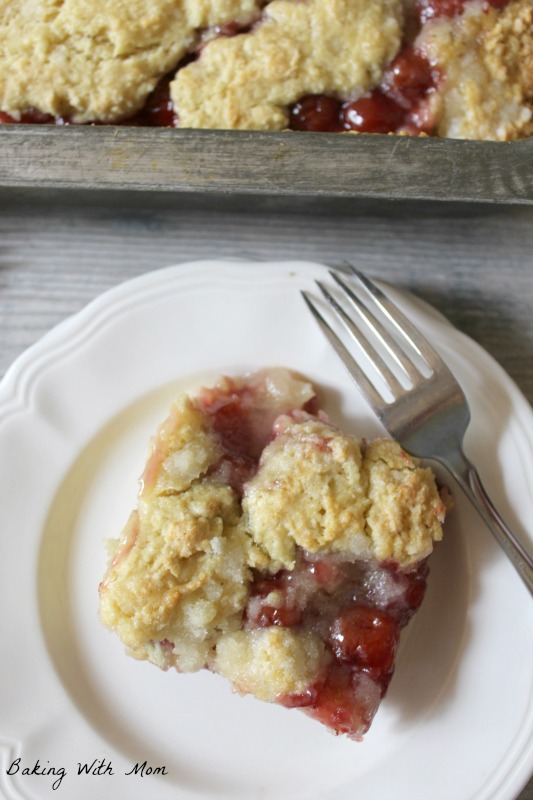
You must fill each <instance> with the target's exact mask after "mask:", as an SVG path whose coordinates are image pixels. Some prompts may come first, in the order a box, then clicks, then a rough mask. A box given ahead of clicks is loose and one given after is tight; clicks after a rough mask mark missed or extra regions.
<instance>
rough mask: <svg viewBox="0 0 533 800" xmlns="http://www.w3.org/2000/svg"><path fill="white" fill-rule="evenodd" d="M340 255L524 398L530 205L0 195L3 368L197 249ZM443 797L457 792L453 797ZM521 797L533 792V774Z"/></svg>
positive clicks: (527, 388) (531, 358) (529, 340)
mask: <svg viewBox="0 0 533 800" xmlns="http://www.w3.org/2000/svg"><path fill="white" fill-rule="evenodd" d="M230 256H241V257H246V258H250V259H261V260H267V259H268V260H271V259H300V258H303V259H310V260H315V261H321V262H326V263H331V264H335V263H340V262H342V261H344V260H349V261H351V262H352V263H354V264H355V265H356V266H358V267H360V268H362V269H364V270H366V271H368V272H369V273H370V274H372V275H375V276H376V277H380V278H383V279H385V280H389V281H392V282H394V283H395V284H396V285H398V286H399V287H403V288H406V289H409V290H411V291H413V292H415V293H416V294H418V295H419V296H420V297H422V298H424V299H426V300H428V301H429V302H430V303H432V304H433V305H435V306H436V307H437V308H438V309H439V310H440V311H441V312H442V313H443V314H445V315H446V316H447V317H448V318H449V319H450V320H451V321H452V322H453V323H454V324H455V325H456V326H457V327H458V328H459V329H461V330H462V331H463V332H465V333H467V334H468V335H469V336H471V337H472V338H473V339H475V340H476V341H477V342H478V343H479V344H481V345H482V346H483V347H484V348H485V349H486V350H487V351H488V352H489V353H490V354H491V355H492V356H493V357H494V358H495V359H496V360H497V361H498V362H499V363H500V364H501V365H502V366H503V367H504V368H505V370H507V372H508V373H509V374H510V375H511V377H512V378H513V379H514V381H515V382H516V383H517V385H518V386H519V387H520V389H521V390H522V392H523V393H524V395H525V396H526V398H527V399H528V400H529V402H530V403H533V313H532V308H533V208H532V207H521V208H519V207H517V208H510V207H507V208H496V207H486V206H485V207H477V208H476V207H472V208H471V209H470V211H469V212H468V213H461V214H458V213H456V211H455V210H454V208H453V207H450V208H449V209H447V210H446V209H445V210H444V211H442V210H441V211H439V212H437V211H435V209H427V210H426V211H424V209H423V208H416V209H415V208H413V207H410V208H405V207H402V206H398V207H393V208H392V209H390V208H389V209H388V212H387V213H386V214H383V215H381V214H380V213H379V208H374V213H373V215H368V214H364V213H360V214H355V213H352V214H348V215H345V216H331V215H324V216H321V215H320V214H317V213H316V209H315V212H314V213H313V215H310V214H300V215H298V214H290V213H287V212H286V211H284V212H283V213H280V212H279V211H276V209H275V206H273V209H272V210H271V211H266V210H263V211H261V212H252V211H250V212H246V213H236V212H235V211H229V210H228V211H225V210H223V208H221V209H219V210H216V209H215V210H212V211H205V210H201V211H199V210H183V209H181V210H178V209H172V208H164V207H159V208H153V207H151V204H150V203H149V201H147V202H146V207H145V208H144V209H143V208H142V207H139V208H137V209H133V210H124V209H122V210H120V206H119V207H117V206H115V205H113V206H110V207H108V206H106V205H105V204H104V205H98V204H97V205H95V206H93V207H82V206H81V205H79V204H77V203H75V202H73V203H69V204H65V205H62V204H61V203H58V204H48V203H45V202H38V201H35V202H20V201H17V202H13V200H12V198H11V197H10V195H9V194H6V195H5V196H4V197H3V198H0V375H2V374H3V373H4V372H5V370H6V369H7V367H8V366H9V365H10V363H11V362H12V361H13V360H14V359H16V357H17V356H18V355H19V354H20V353H21V352H22V351H23V350H24V349H25V348H27V347H28V346H29V345H31V344H32V343H33V342H35V341H36V340H37V339H39V337H41V336H42V335H43V334H44V333H45V332H46V331H48V330H49V329H50V328H52V327H53V326H54V325H55V324H56V323H58V322H60V321H61V320H63V319H64V318H65V317H67V316H69V315H70V314H72V313H74V312H76V311H78V310H79V309H81V308H82V307H83V306H84V305H85V304H86V303H87V302H88V301H89V300H91V299H92V298H94V297H96V296H97V295H98V294H100V293H101V292H103V291H105V290H106V289H108V288H110V287H112V286H115V285H116V284H118V283H120V282H121V281H124V280H125V279H128V278H131V277H132V276H135V275H139V274H141V273H144V272H146V271H149V270H152V269H154V268H157V267H161V266H165V265H169V264H174V263H177V262H180V261H188V260H193V259H196V258H206V257H209V258H224V257H230ZM450 800H454V799H453V798H450ZM520 800H533V781H531V782H530V783H529V785H528V786H527V787H526V788H525V789H524V791H523V793H522V794H521V795H520Z"/></svg>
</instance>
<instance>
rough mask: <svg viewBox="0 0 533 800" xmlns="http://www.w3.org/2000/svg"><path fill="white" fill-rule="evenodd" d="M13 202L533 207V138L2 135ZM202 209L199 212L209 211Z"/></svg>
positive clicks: (1, 173)
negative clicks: (73, 198) (70, 197)
mask: <svg viewBox="0 0 533 800" xmlns="http://www.w3.org/2000/svg"><path fill="white" fill-rule="evenodd" d="M0 187H2V189H3V191H2V193H1V194H2V196H3V198H4V202H6V201H8V199H9V197H11V198H15V197H19V198H20V197H22V198H25V197H28V196H32V197H35V196H36V195H38V194H40V195H43V194H44V195H47V196H50V197H53V196H54V195H55V196H59V195H61V196H63V197H65V192H73V191H75V192H76V195H77V196H79V190H82V192H83V193H84V196H85V197H90V196H91V195H92V196H94V197H102V196H106V197H110V196H114V197H116V198H117V199H118V198H120V200H121V201H123V200H124V198H125V197H126V196H127V197H129V198H132V197H137V198H138V199H139V197H142V198H143V202H145V203H146V193H150V196H151V198H153V199H151V200H150V203H152V202H153V201H154V202H155V198H158V199H159V200H160V201H161V202H164V203H165V204H166V205H168V204H169V202H170V201H171V199H173V198H174V199H175V198H181V200H182V201H183V202H185V203H186V204H187V205H189V206H191V205H192V206H194V204H195V201H196V202H197V203H198V201H203V202H205V200H206V199H209V198H212V199H214V200H216V201H217V202H218V203H219V202H220V201H221V200H224V199H226V200H227V199H231V198H232V199H235V198H240V200H241V203H243V204H244V206H245V207H247V208H248V207H249V206H250V204H252V203H253V202H254V201H258V200H261V199H262V200H263V206H264V205H265V202H266V204H270V205H271V206H275V207H279V206H280V203H282V204H284V205H285V206H294V207H297V208H303V207H305V202H306V201H308V202H312V203H314V204H315V205H316V204H319V205H320V206H321V207H322V208H326V207H327V206H328V204H329V203H330V201H337V204H339V203H340V205H341V206H342V205H349V204H350V202H351V201H357V202H358V203H359V204H361V203H362V204H365V203H370V204H371V203H376V202H379V203H382V202H391V201H393V202H396V201H428V202H429V201H432V202H437V203H444V204H450V203H455V204H457V203H468V204H498V205H501V204H505V205H517V204H521V205H525V204H532V203H533V139H526V140H524V141H518V142H510V143H499V142H475V141H460V140H453V139H436V138H429V137H418V138H413V137H407V136H395V135H364V134H360V135H351V134H344V135H341V134H326V133H294V132H290V131H283V132H271V131H269V132H261V131H210V130H194V131H193V130H180V129H171V128H160V129H156V128H135V127H130V128H128V127H120V126H116V127H115V126H113V127H111V126H110V127H91V126H79V127H77V126H70V127H63V128H59V127H54V126H41V125H0ZM200 204H201V203H200Z"/></svg>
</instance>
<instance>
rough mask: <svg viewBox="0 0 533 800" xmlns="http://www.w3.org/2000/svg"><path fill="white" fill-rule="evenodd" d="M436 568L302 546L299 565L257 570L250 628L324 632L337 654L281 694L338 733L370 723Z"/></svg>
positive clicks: (360, 731) (249, 611)
mask: <svg viewBox="0 0 533 800" xmlns="http://www.w3.org/2000/svg"><path fill="white" fill-rule="evenodd" d="M427 575H428V567H427V563H426V562H421V563H420V564H418V565H417V566H415V567H413V568H411V569H410V570H408V571H402V570H400V569H399V568H398V567H397V566H396V565H394V564H378V563H377V562H371V561H357V562H340V561H338V560H336V559H335V558H334V557H333V556H321V557H316V556H312V555H310V554H308V553H304V552H303V551H300V552H299V554H298V558H297V561H296V566H295V568H294V569H293V570H281V571H280V572H278V573H276V574H275V575H272V576H265V575H261V574H257V575H256V576H255V580H254V583H253V585H252V590H251V595H250V598H249V602H248V606H247V608H246V613H245V625H246V627H248V628H265V627H269V626H271V625H279V626H282V627H288V628H297V627H298V628H300V629H301V630H302V631H304V630H305V631H310V632H312V633H314V634H315V635H316V636H318V637H320V638H321V639H322V641H323V642H324V644H325V646H326V649H327V651H328V652H329V654H330V661H329V664H328V666H327V668H326V670H325V671H324V673H323V674H322V675H321V676H320V678H319V679H318V680H317V681H316V682H315V683H314V684H313V685H312V686H309V687H308V688H307V689H306V690H305V691H303V692H302V693H299V694H290V695H284V696H281V697H278V702H279V703H281V704H282V705H284V706H287V707H291V708H292V707H300V708H303V709H305V711H306V713H308V714H309V715H310V716H312V717H314V718H316V719H318V720H320V721H321V722H323V723H324V724H326V725H327V726H328V727H330V728H331V729H332V730H333V731H335V732H336V733H347V734H348V735H350V736H352V737H354V738H358V737H360V736H362V735H363V734H364V733H365V732H366V731H367V730H368V728H369V726H370V723H371V722H372V719H373V716H374V714H375V713H376V711H377V708H378V706H379V702H380V700H381V698H382V697H383V695H384V694H385V692H386V691H387V688H388V685H389V683H390V680H391V678H392V675H393V672H394V663H395V658H396V652H397V649H398V644H399V641H400V632H401V629H402V628H403V627H404V626H405V625H406V624H407V623H408V621H409V620H410V619H411V617H412V616H413V614H414V613H415V611H416V610H417V609H418V607H419V606H420V603H421V602H422V599H423V597H424V593H425V589H426V579H427Z"/></svg>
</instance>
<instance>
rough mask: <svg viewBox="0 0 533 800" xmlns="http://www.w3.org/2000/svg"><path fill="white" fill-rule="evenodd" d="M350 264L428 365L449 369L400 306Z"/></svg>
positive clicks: (355, 276)
mask: <svg viewBox="0 0 533 800" xmlns="http://www.w3.org/2000/svg"><path fill="white" fill-rule="evenodd" d="M348 266H349V268H350V271H351V273H352V275H353V276H354V278H356V279H357V281H358V282H359V283H360V284H361V285H362V286H363V287H364V289H366V291H367V292H368V294H369V295H370V296H371V297H372V299H373V301H374V302H375V303H376V305H377V306H378V308H379V309H380V310H381V312H382V313H383V314H384V315H385V317H386V318H387V319H388V320H389V321H390V322H391V324H392V325H393V326H394V327H395V329H396V330H397V331H398V333H399V334H400V335H401V337H402V339H403V340H404V341H405V342H407V344H408V345H409V346H410V347H412V348H413V350H414V351H415V352H416V353H418V355H419V356H420V357H421V358H423V359H424V361H425V362H426V363H427V365H428V366H429V367H431V368H432V369H435V368H438V369H439V371H440V370H441V368H442V367H444V369H445V371H449V370H448V368H447V367H445V366H444V365H443V363H442V359H441V357H440V356H439V354H438V353H437V352H436V350H435V349H434V348H433V347H432V346H431V345H430V343H429V342H428V341H427V339H426V338H425V337H424V336H423V335H422V334H421V333H420V331H419V330H417V329H416V328H415V326H414V325H413V324H412V323H411V322H410V321H409V320H408V319H407V317H406V316H405V315H404V314H403V313H402V312H401V311H400V309H399V308H398V306H396V305H395V304H394V303H393V302H392V301H391V300H389V298H388V297H387V296H386V295H385V294H384V293H383V292H382V291H381V289H379V288H378V286H376V284H375V283H374V282H373V281H371V280H370V278H368V277H367V276H366V275H364V274H363V273H362V272H360V271H359V270H358V269H356V267H354V266H353V265H352V264H348Z"/></svg>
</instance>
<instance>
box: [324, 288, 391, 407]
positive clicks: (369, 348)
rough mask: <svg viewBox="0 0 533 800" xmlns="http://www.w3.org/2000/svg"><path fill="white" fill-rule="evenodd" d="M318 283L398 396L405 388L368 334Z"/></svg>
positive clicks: (388, 385) (348, 329)
mask: <svg viewBox="0 0 533 800" xmlns="http://www.w3.org/2000/svg"><path fill="white" fill-rule="evenodd" d="M315 283H316V285H317V286H318V288H319V289H320V291H321V292H322V294H323V295H324V297H325V298H326V300H327V301H328V303H329V304H330V305H331V307H332V308H333V310H334V311H335V312H336V313H337V315H338V316H339V317H340V319H341V320H342V322H343V323H344V326H345V328H346V329H347V331H348V332H349V334H350V336H351V337H352V339H353V340H354V341H355V342H357V344H358V345H359V346H360V347H361V348H362V349H363V350H364V352H365V354H366V356H367V358H368V360H369V361H370V363H371V364H372V366H373V367H374V369H375V370H376V372H377V373H378V375H379V376H380V377H381V379H382V380H383V381H385V383H386V385H387V388H388V389H389V391H390V392H391V393H392V394H393V395H395V396H398V395H400V394H402V393H403V392H404V388H403V386H402V385H401V383H400V382H399V381H398V380H397V378H396V376H395V375H394V373H393V372H392V371H391V370H390V368H389V367H388V366H387V364H386V363H385V361H384V360H383V359H382V357H381V356H380V355H379V353H378V352H377V350H376V349H375V347H374V346H373V345H372V344H371V343H370V342H369V341H368V339H367V338H366V336H365V335H364V334H363V333H362V331H361V330H360V329H359V328H358V327H357V325H356V324H355V323H354V321H353V320H352V319H351V318H350V317H349V315H348V314H347V313H346V311H345V310H344V309H343V307H342V306H341V305H340V304H339V303H338V302H337V300H336V299H335V297H333V295H332V294H331V292H330V291H329V290H328V289H327V288H326V287H325V286H324V285H323V284H322V283H321V282H320V281H315Z"/></svg>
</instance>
